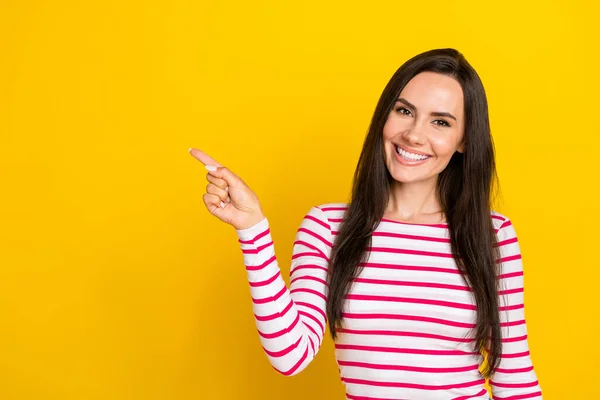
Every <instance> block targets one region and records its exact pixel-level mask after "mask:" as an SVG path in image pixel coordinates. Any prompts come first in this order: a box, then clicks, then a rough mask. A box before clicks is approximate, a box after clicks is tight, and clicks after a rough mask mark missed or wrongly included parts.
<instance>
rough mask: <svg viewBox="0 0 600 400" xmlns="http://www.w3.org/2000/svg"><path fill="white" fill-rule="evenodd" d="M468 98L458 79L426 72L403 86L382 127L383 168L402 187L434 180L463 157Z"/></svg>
mask: <svg viewBox="0 0 600 400" xmlns="http://www.w3.org/2000/svg"><path fill="white" fill-rule="evenodd" d="M463 131H464V99H463V91H462V87H461V86H460V84H459V83H458V81H456V80H455V79H454V78H452V77H449V76H447V75H442V74H438V73H435V72H422V73H420V74H418V75H416V76H415V77H414V78H412V79H411V80H410V81H409V82H408V84H407V85H406V86H405V87H404V89H403V90H402V92H401V93H400V96H399V97H398V99H397V100H396V103H395V105H394V107H393V108H392V111H391V112H390V114H389V115H388V118H387V121H386V123H385V126H384V127H383V140H384V149H385V163H386V165H387V168H388V170H389V171H390V174H391V175H392V176H393V177H394V179H395V180H397V181H399V182H404V183H406V182H417V181H426V180H430V179H432V178H433V179H434V180H435V181H437V176H438V174H439V173H440V172H442V171H443V170H444V168H446V166H447V165H448V163H449V162H450V158H451V157H452V155H453V154H454V153H455V152H456V151H458V152H461V153H462V152H463V151H464V150H463V149H464V145H463V144H462V139H463Z"/></svg>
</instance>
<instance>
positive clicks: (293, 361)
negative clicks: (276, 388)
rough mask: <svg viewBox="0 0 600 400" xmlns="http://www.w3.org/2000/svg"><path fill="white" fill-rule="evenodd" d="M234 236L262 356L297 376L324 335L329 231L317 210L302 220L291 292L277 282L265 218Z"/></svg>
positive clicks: (329, 243)
mask: <svg viewBox="0 0 600 400" xmlns="http://www.w3.org/2000/svg"><path fill="white" fill-rule="evenodd" d="M236 233H237V235H238V238H239V242H240V244H241V249H242V253H243V258H244V264H245V266H246V272H247V276H248V282H249V284H250V295H251V297H252V308H253V311H254V317H255V321H256V328H257V329H258V334H259V337H260V341H261V343H262V346H263V349H264V351H265V354H266V355H267V358H268V359H269V361H270V363H271V365H272V366H273V367H274V368H275V369H276V370H277V371H279V372H280V373H281V374H283V375H295V374H297V373H299V372H300V371H302V370H303V369H304V368H306V366H307V365H308V364H309V363H310V362H311V361H312V360H313V358H314V357H315V355H316V354H317V352H318V350H319V348H320V346H321V342H322V340H323V336H324V333H325V326H326V313H325V305H326V300H327V266H328V263H329V256H330V253H331V246H332V233H331V228H330V225H329V223H328V221H327V218H326V216H325V213H324V212H323V211H322V210H321V209H320V208H318V207H313V208H311V209H310V210H309V212H308V214H307V215H306V216H305V217H304V219H303V220H302V222H301V224H300V227H299V228H298V231H297V233H296V238H295V241H294V247H293V255H292V261H291V268H290V287H289V288H288V287H286V284H285V282H284V280H283V278H282V276H281V271H280V268H279V265H278V262H277V257H276V256H275V249H274V245H273V240H272V238H271V232H270V229H269V222H268V220H267V218H265V219H263V220H262V221H261V222H259V223H257V224H256V225H254V226H252V227H250V228H248V229H244V230H236Z"/></svg>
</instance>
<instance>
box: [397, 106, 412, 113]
mask: <svg viewBox="0 0 600 400" xmlns="http://www.w3.org/2000/svg"><path fill="white" fill-rule="evenodd" d="M402 110H404V111H407V112H408V113H409V114H410V110H408V109H406V108H404V107H398V108H396V112H399V113H400V114H404V115H408V114H406V113H404V112H403V111H402Z"/></svg>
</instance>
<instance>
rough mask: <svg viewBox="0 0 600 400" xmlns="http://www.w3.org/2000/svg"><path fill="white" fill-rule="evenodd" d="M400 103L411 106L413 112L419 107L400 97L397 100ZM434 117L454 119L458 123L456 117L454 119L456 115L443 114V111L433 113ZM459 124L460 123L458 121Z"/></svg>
mask: <svg viewBox="0 0 600 400" xmlns="http://www.w3.org/2000/svg"><path fill="white" fill-rule="evenodd" d="M398 101H399V102H400V103H404V104H406V105H407V106H409V107H410V108H412V109H413V110H416V109H417V107H415V106H414V104H411V103H410V102H409V101H408V100H406V99H404V98H402V97H398V98H397V99H396V102H398ZM431 115H432V116H434V117H448V118H452V119H453V120H455V121H456V117H454V115H452V114H450V113H447V112H441V111H435V112H432V113H431ZM457 122H458V121H457Z"/></svg>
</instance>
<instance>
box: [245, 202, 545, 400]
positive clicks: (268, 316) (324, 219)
mask: <svg viewBox="0 0 600 400" xmlns="http://www.w3.org/2000/svg"><path fill="white" fill-rule="evenodd" d="M346 209H347V204H346V203H331V204H325V205H321V206H317V207H312V208H311V209H310V210H309V212H308V214H307V215H306V216H305V217H304V219H303V220H302V222H301V224H300V227H299V228H298V231H297V233H296V238H295V241H294V247H293V256H292V261H291V268H290V285H289V288H288V287H287V286H286V284H285V282H284V280H283V278H282V276H281V271H280V268H279V266H278V262H277V258H276V256H275V250H274V246H273V241H272V237H271V233H270V229H269V222H268V220H267V218H265V219H263V220H262V221H261V222H259V223H257V224H256V225H254V226H252V227H250V228H248V229H244V230H237V231H236V233H237V235H238V238H239V242H240V246H241V249H242V253H243V258H244V264H245V265H246V271H247V276H248V280H249V283H250V294H251V297H252V304H253V310H254V316H255V321H256V327H257V329H258V334H259V337H260V341H261V343H262V346H263V349H264V352H265V354H266V355H267V357H268V359H269V361H270V363H271V365H272V366H273V367H274V368H275V369H276V370H277V371H279V372H280V373H281V374H283V375H295V374H297V373H299V372H300V371H302V370H303V369H304V368H306V366H307V365H308V364H309V363H310V362H311V360H312V359H313V358H314V357H315V355H316V354H317V352H318V350H319V347H320V346H321V343H322V341H323V337H324V334H325V327H326V325H327V324H326V312H325V304H326V300H327V267H328V263H329V258H330V255H331V247H332V244H333V242H334V238H335V236H336V235H337V234H338V232H337V231H338V228H339V226H340V223H341V222H342V218H343V216H344V212H345V211H346ZM490 213H491V218H492V220H493V223H494V228H495V230H496V232H497V235H498V242H499V243H498V246H499V248H500V250H501V254H502V257H501V262H502V273H501V275H500V277H499V279H500V283H501V290H500V292H499V298H500V322H501V332H502V345H503V355H502V358H501V363H500V366H499V368H498V369H497V370H496V372H495V374H494V375H493V376H492V378H491V379H490V382H489V384H490V386H491V388H492V392H493V394H494V398H495V399H496V400H503V399H504V400H508V399H511V400H517V399H536V400H539V399H541V398H542V393H541V389H540V385H539V383H538V380H537V377H536V374H535V371H534V369H533V364H532V361H531V358H530V354H529V346H528V342H527V326H526V323H525V316H524V303H523V265H522V262H521V254H520V248H519V243H518V240H517V236H516V232H515V229H514V227H513V225H512V224H511V222H510V220H509V219H508V218H507V217H505V216H503V215H501V214H499V213H497V212H495V211H491V212H490ZM368 250H369V251H370V255H369V258H368V259H367V261H366V262H365V263H363V264H362V265H364V268H363V269H362V271H361V273H360V275H359V276H358V277H357V278H356V279H355V280H354V282H353V284H352V287H351V290H350V292H349V294H348V295H347V297H346V300H345V303H344V307H343V313H342V317H343V320H344V322H343V328H341V329H340V330H339V331H338V338H337V339H336V341H335V355H336V359H337V363H338V367H339V373H340V377H341V380H342V382H343V383H344V385H345V387H346V399H349V400H367V399H368V400H387V399H407V400H449V399H453V400H466V399H480V400H482V399H488V398H489V395H488V393H487V390H486V389H485V387H484V383H485V379H484V378H483V376H482V375H481V373H480V372H479V369H480V366H481V363H482V362H483V356H482V355H481V354H480V353H479V352H476V351H474V346H473V336H472V334H473V332H472V333H471V335H469V332H470V331H471V329H472V328H473V327H474V326H475V322H476V314H475V311H476V307H475V301H474V299H473V298H472V294H471V290H470V289H469V288H468V287H467V286H466V285H465V283H464V281H463V279H462V277H461V275H460V273H459V270H458V268H457V266H456V263H455V261H454V259H453V257H452V254H451V249H450V240H449V230H448V225H447V224H412V223H406V222H399V221H393V220H389V219H382V220H381V222H380V224H379V225H378V226H377V228H376V229H375V231H374V232H373V236H372V244H371V247H370V248H368Z"/></svg>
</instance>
